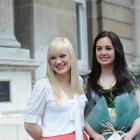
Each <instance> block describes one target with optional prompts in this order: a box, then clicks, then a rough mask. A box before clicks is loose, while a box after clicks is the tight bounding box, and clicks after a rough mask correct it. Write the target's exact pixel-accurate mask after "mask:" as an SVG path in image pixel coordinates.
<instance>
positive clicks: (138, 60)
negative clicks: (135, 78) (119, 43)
mask: <svg viewBox="0 0 140 140" xmlns="http://www.w3.org/2000/svg"><path fill="white" fill-rule="evenodd" d="M139 25H140V0H134V42H135V43H134V45H135V47H134V48H135V51H134V53H135V55H134V56H135V59H134V62H133V63H132V65H131V67H130V68H131V69H132V70H133V71H134V72H135V73H136V74H138V75H140V26H139Z"/></svg>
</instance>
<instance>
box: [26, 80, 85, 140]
mask: <svg viewBox="0 0 140 140" xmlns="http://www.w3.org/2000/svg"><path fill="white" fill-rule="evenodd" d="M86 101H87V98H86V96H85V94H81V95H79V96H78V95H77V96H75V97H74V99H69V98H68V97H67V96H66V95H65V94H63V98H62V101H61V103H56V101H55V99H54V96H53V91H52V88H51V85H50V82H49V80H48V79H47V78H46V79H41V80H38V81H37V82H36V84H35V86H34V88H33V92H32V94H31V97H30V99H29V102H28V105H27V110H26V112H25V117H24V121H25V122H27V123H38V122H39V120H40V118H41V123H42V130H43V137H50V136H57V135H64V134H68V133H71V132H73V131H76V140H82V128H83V126H84V108H85V103H86Z"/></svg>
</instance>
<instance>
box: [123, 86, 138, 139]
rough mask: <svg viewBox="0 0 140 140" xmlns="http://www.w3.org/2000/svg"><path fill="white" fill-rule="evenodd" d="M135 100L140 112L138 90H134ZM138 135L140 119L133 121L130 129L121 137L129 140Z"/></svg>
mask: <svg viewBox="0 0 140 140" xmlns="http://www.w3.org/2000/svg"><path fill="white" fill-rule="evenodd" d="M135 99H136V102H137V103H138V105H139V110H140V89H139V88H138V89H137V90H135ZM139 133H140V117H139V118H137V119H136V120H135V121H134V123H133V125H132V127H131V129H130V130H129V131H128V132H127V133H124V134H123V135H122V136H121V137H122V138H123V140H125V139H127V140H131V139H133V138H134V137H135V136H136V135H138V134H139Z"/></svg>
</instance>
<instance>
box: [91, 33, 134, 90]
mask: <svg viewBox="0 0 140 140" xmlns="http://www.w3.org/2000/svg"><path fill="white" fill-rule="evenodd" d="M103 37H108V38H109V39H110V40H111V42H112V45H113V47H114V49H115V60H114V67H113V73H114V76H115V78H116V87H118V88H120V89H122V90H130V89H131V88H132V87H131V83H130V80H129V73H128V69H127V64H126V60H125V56H124V50H123V45H122V43H121V41H120V39H119V37H118V35H117V34H116V33H114V32H111V31H102V32H100V33H99V34H98V35H97V37H96V38H95V40H94V44H93V56H92V68H91V73H90V74H89V80H88V82H89V85H90V87H91V88H92V89H93V90H97V89H98V88H99V87H100V86H99V85H98V84H97V81H98V80H99V78H100V75H101V65H100V64H99V63H98V61H97V58H96V45H97V42H98V40H99V39H101V38H103ZM100 88H101V87H100Z"/></svg>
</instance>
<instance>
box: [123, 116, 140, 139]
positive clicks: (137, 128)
mask: <svg viewBox="0 0 140 140" xmlns="http://www.w3.org/2000/svg"><path fill="white" fill-rule="evenodd" d="M139 133H140V117H139V118H137V119H136V120H135V121H134V123H133V125H132V127H131V129H130V130H129V131H128V132H127V133H124V134H123V135H122V136H121V138H122V139H123V140H132V139H133V138H134V137H135V136H136V135H138V134H139Z"/></svg>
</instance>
